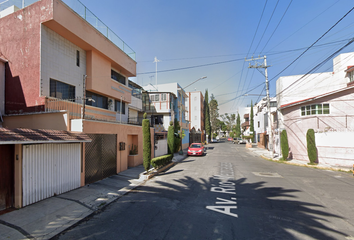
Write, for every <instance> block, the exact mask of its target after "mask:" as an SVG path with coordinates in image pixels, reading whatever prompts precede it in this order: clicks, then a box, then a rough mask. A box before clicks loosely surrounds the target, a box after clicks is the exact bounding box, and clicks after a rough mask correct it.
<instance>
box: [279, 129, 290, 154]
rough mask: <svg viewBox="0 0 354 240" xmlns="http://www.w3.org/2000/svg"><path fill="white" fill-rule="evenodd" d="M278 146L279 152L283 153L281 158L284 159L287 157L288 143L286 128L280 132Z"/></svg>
mask: <svg viewBox="0 0 354 240" xmlns="http://www.w3.org/2000/svg"><path fill="white" fill-rule="evenodd" d="M280 146H281V154H282V155H283V159H284V160H286V159H287V158H288V157H289V143H288V134H287V133H286V130H283V131H282V132H281V133H280Z"/></svg>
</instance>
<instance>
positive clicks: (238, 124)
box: [236, 113, 241, 137]
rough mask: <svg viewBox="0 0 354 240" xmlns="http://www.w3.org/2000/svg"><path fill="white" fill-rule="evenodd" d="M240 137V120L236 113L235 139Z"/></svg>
mask: <svg viewBox="0 0 354 240" xmlns="http://www.w3.org/2000/svg"><path fill="white" fill-rule="evenodd" d="M240 136H241V118H240V114H239V113H237V119H236V137H240Z"/></svg>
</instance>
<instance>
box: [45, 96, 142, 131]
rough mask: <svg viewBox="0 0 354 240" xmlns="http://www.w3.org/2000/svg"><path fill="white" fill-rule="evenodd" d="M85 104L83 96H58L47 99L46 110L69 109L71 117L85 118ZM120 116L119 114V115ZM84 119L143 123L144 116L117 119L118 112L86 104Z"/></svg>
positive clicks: (134, 123)
mask: <svg viewBox="0 0 354 240" xmlns="http://www.w3.org/2000/svg"><path fill="white" fill-rule="evenodd" d="M83 109H84V105H83V103H82V98H80V97H78V98H75V99H72V100H64V99H57V98H49V97H47V98H46V99H45V112H58V111H63V110H65V111H68V112H69V118H70V119H82V118H83ZM118 116H119V115H118ZM84 119H89V120H98V121H105V122H116V123H124V124H133V125H140V126H141V125H142V120H143V119H142V118H128V120H125V121H124V120H123V121H120V118H119V117H118V119H119V120H117V113H116V112H114V111H110V110H107V109H103V108H98V107H92V106H89V105H87V104H85V116H84Z"/></svg>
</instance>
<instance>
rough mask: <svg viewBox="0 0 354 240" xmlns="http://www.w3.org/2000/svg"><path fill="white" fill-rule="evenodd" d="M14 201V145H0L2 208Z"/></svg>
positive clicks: (0, 206) (0, 194)
mask: <svg viewBox="0 0 354 240" xmlns="http://www.w3.org/2000/svg"><path fill="white" fill-rule="evenodd" d="M13 203H14V145H0V210H3V209H6V208H10V207H12V206H13Z"/></svg>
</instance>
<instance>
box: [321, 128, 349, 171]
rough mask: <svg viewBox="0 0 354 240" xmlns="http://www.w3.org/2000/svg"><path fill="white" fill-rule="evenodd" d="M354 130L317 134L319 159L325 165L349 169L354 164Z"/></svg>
mask: <svg viewBox="0 0 354 240" xmlns="http://www.w3.org/2000/svg"><path fill="white" fill-rule="evenodd" d="M353 138H354V128H352V129H348V130H347V131H343V132H332V131H328V132H317V133H315V141H316V147H317V150H318V159H319V161H320V162H321V163H323V164H328V165H331V166H335V167H342V166H345V167H349V168H351V167H352V166H353V164H354V158H353V156H354V141H353Z"/></svg>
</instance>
